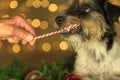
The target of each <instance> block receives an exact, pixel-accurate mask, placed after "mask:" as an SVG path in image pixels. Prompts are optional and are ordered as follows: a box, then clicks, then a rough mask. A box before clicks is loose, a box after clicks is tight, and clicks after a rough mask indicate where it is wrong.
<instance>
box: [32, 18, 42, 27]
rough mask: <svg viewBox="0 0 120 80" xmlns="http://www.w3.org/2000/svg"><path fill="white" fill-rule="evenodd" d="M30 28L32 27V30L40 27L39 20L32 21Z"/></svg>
mask: <svg viewBox="0 0 120 80" xmlns="http://www.w3.org/2000/svg"><path fill="white" fill-rule="evenodd" d="M32 26H33V27H34V28H38V27H39V26H40V20H39V19H34V20H33V21H32Z"/></svg>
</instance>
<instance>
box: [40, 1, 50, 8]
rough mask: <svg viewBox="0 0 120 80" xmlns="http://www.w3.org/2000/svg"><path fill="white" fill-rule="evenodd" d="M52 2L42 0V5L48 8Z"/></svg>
mask: <svg viewBox="0 0 120 80" xmlns="http://www.w3.org/2000/svg"><path fill="white" fill-rule="evenodd" d="M49 4H50V2H49V1H48V0H42V1H41V7H43V8H47V7H48V6H49Z"/></svg>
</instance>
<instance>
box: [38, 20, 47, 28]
mask: <svg viewBox="0 0 120 80" xmlns="http://www.w3.org/2000/svg"><path fill="white" fill-rule="evenodd" d="M40 28H41V29H42V30H45V29H47V28H48V22H47V21H41V23H40Z"/></svg>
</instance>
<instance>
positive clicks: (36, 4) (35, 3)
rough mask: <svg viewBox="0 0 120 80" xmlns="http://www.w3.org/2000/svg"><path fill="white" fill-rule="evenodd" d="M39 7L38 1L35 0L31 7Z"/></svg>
mask: <svg viewBox="0 0 120 80" xmlns="http://www.w3.org/2000/svg"><path fill="white" fill-rule="evenodd" d="M40 5H41V2H40V0H35V1H33V7H34V8H39V7H40Z"/></svg>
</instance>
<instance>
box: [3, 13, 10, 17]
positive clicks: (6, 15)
mask: <svg viewBox="0 0 120 80" xmlns="http://www.w3.org/2000/svg"><path fill="white" fill-rule="evenodd" d="M9 17H10V16H9V15H8V14H5V15H3V17H2V18H9Z"/></svg>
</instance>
